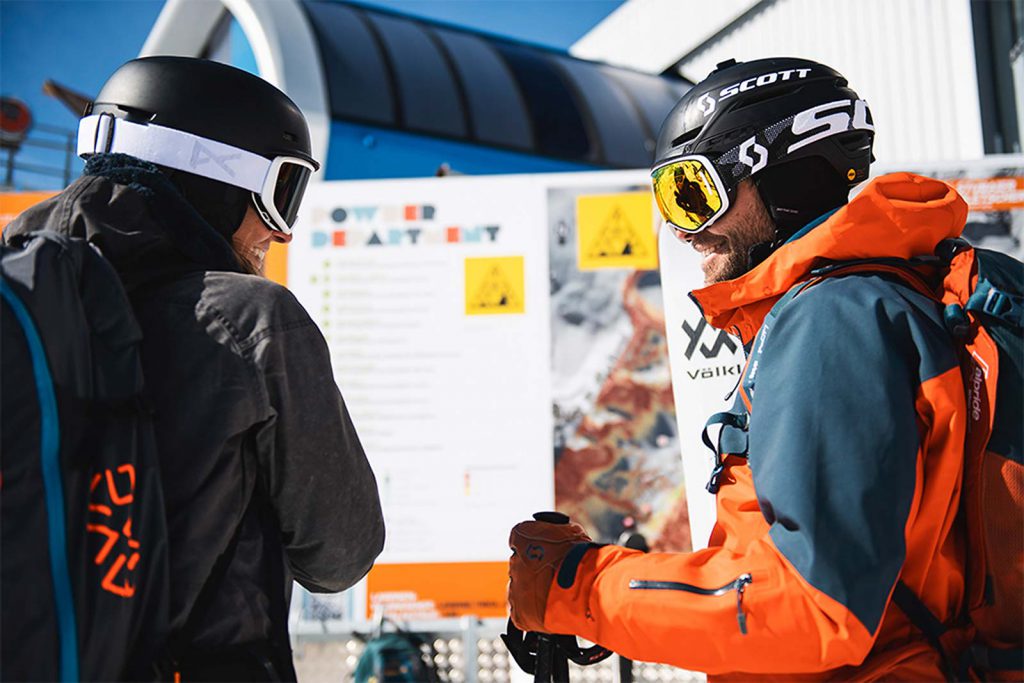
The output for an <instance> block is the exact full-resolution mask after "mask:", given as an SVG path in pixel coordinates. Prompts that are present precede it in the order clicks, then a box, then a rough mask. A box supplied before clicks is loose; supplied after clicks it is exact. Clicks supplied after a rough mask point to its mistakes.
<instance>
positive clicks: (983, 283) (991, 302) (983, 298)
mask: <svg viewBox="0 0 1024 683" xmlns="http://www.w3.org/2000/svg"><path fill="white" fill-rule="evenodd" d="M964 308H965V309H966V310H967V311H969V312H971V313H979V314H984V315H987V316H989V317H991V318H996V319H997V320H1001V321H1002V322H1004V323H1007V324H1008V325H1012V326H1013V327H1016V328H1021V327H1024V297H1021V296H1017V295H1015V294H1011V293H1010V292H1004V291H1003V290H1001V289H999V288H997V287H995V286H994V285H993V284H992V283H991V282H989V281H988V280H987V279H984V278H982V277H979V278H978V286H977V287H976V288H975V290H974V293H973V294H971V296H970V297H969V298H968V299H967V305H966V306H964Z"/></svg>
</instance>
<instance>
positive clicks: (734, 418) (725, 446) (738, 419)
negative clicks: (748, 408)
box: [700, 412, 750, 493]
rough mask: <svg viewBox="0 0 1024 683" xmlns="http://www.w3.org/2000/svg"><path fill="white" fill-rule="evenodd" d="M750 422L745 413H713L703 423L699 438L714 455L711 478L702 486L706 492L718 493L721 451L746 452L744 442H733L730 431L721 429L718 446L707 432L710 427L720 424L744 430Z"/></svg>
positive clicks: (722, 465)
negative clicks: (721, 433)
mask: <svg viewBox="0 0 1024 683" xmlns="http://www.w3.org/2000/svg"><path fill="white" fill-rule="evenodd" d="M749 422H750V416H749V415H747V414H746V413H729V412H722V413H715V414H714V415H712V416H711V417H710V418H708V421H707V422H706V423H705V424H704V431H703V432H701V435H700V438H701V440H702V441H703V442H704V445H705V446H707V447H708V448H709V449H710V450H711V452H712V453H713V454H714V456H715V468H714V469H713V470H712V471H711V478H710V479H708V483H707V484H706V485H705V487H704V488H706V489H707V491H708V493H718V489H719V487H720V486H721V481H720V480H721V477H722V472H723V471H725V463H724V461H723V459H722V453H733V452H735V453H746V451H747V445H746V443H745V442H744V443H742V444H741V443H739V442H738V441H735V442H733V440H732V437H730V436H729V434H730V433H732V432H731V430H730V432H725V430H724V429H723V435H720V436H719V444H718V447H716V446H715V444H714V443H713V442H712V441H711V436H710V434H709V433H708V431H709V430H710V428H711V427H713V426H714V425H722V426H723V427H735V428H736V429H741V430H743V432H746V430H747V426H748V425H749Z"/></svg>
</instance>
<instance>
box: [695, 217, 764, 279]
mask: <svg viewBox="0 0 1024 683" xmlns="http://www.w3.org/2000/svg"><path fill="white" fill-rule="evenodd" d="M753 205H754V207H756V208H753V209H752V210H751V211H750V212H749V213H748V214H747V215H746V216H744V217H743V218H742V219H739V220H736V221H735V222H734V223H733V224H732V226H731V227H730V229H729V231H728V234H724V235H722V234H716V233H713V232H710V231H704V232H702V233H700V234H698V235H696V236H695V237H693V239H692V240H691V245H692V246H693V247H694V248H695V249H697V251H700V252H703V253H706V252H707V251H709V250H710V251H714V255H713V256H711V257H710V258H706V259H705V260H704V261H703V262H702V263H701V270H703V271H704V284H705V285H713V284H715V283H717V282H725V281H726V280H733V279H735V278H738V277H739V276H741V275H743V274H744V273H746V272H747V271H748V270H750V249H751V248H752V247H754V246H755V245H757V244H760V243H762V242H770V241H771V240H773V239H775V223H774V222H773V221H772V218H771V216H770V215H768V211H767V210H766V209H765V208H764V205H763V204H762V203H761V202H760V201H756V202H753Z"/></svg>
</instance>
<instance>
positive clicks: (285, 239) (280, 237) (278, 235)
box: [272, 230, 293, 244]
mask: <svg viewBox="0 0 1024 683" xmlns="http://www.w3.org/2000/svg"><path fill="white" fill-rule="evenodd" d="M272 232H273V233H274V235H273V238H274V241H275V242H280V243H281V244H288V243H289V242H291V241H292V237H293V235H286V234H284V233H283V232H280V231H278V230H274V231H272Z"/></svg>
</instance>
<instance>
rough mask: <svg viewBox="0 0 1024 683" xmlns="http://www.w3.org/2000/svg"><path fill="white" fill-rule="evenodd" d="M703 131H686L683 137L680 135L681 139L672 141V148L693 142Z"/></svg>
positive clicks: (698, 129)
mask: <svg viewBox="0 0 1024 683" xmlns="http://www.w3.org/2000/svg"><path fill="white" fill-rule="evenodd" d="M701 130H702V129H701V128H694V129H693V130H688V131H686V132H685V133H683V134H682V135H680V136H679V137H677V138H676V139H674V140H673V141H672V146H673V147H678V146H679V145H682V144H685V143H687V142H689V141H690V140H693V139H694V138H695V137H697V136H698V135H700V131H701Z"/></svg>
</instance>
